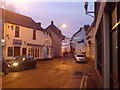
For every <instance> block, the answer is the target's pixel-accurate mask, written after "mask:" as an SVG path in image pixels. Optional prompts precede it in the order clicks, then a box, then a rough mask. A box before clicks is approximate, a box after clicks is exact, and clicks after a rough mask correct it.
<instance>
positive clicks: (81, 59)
mask: <svg viewBox="0 0 120 90" xmlns="http://www.w3.org/2000/svg"><path fill="white" fill-rule="evenodd" d="M75 61H76V63H78V62H87V60H86V59H85V56H84V55H83V54H79V55H75Z"/></svg>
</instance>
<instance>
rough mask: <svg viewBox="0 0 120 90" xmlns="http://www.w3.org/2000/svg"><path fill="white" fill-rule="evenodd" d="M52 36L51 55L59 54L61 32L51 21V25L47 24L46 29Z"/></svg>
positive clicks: (56, 55)
mask: <svg viewBox="0 0 120 90" xmlns="http://www.w3.org/2000/svg"><path fill="white" fill-rule="evenodd" d="M45 31H46V32H48V33H49V34H50V36H51V38H52V48H53V57H60V56H61V42H62V38H63V37H62V33H61V30H59V29H58V28H57V27H56V26H55V25H54V22H53V21H51V25H49V26H48V27H47V28H46V30H45Z"/></svg>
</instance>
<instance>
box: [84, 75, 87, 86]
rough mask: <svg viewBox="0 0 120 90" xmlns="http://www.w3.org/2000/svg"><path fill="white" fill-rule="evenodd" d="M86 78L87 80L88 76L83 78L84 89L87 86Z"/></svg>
mask: <svg viewBox="0 0 120 90" xmlns="http://www.w3.org/2000/svg"><path fill="white" fill-rule="evenodd" d="M87 78H88V76H86V77H85V82H84V84H85V86H84V88H86V86H87Z"/></svg>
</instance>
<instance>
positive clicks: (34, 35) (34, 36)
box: [33, 30, 36, 40]
mask: <svg viewBox="0 0 120 90" xmlns="http://www.w3.org/2000/svg"><path fill="white" fill-rule="evenodd" d="M33 40H36V30H33Z"/></svg>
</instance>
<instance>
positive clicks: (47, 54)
mask: <svg viewBox="0 0 120 90" xmlns="http://www.w3.org/2000/svg"><path fill="white" fill-rule="evenodd" d="M47 55H49V47H47Z"/></svg>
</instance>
